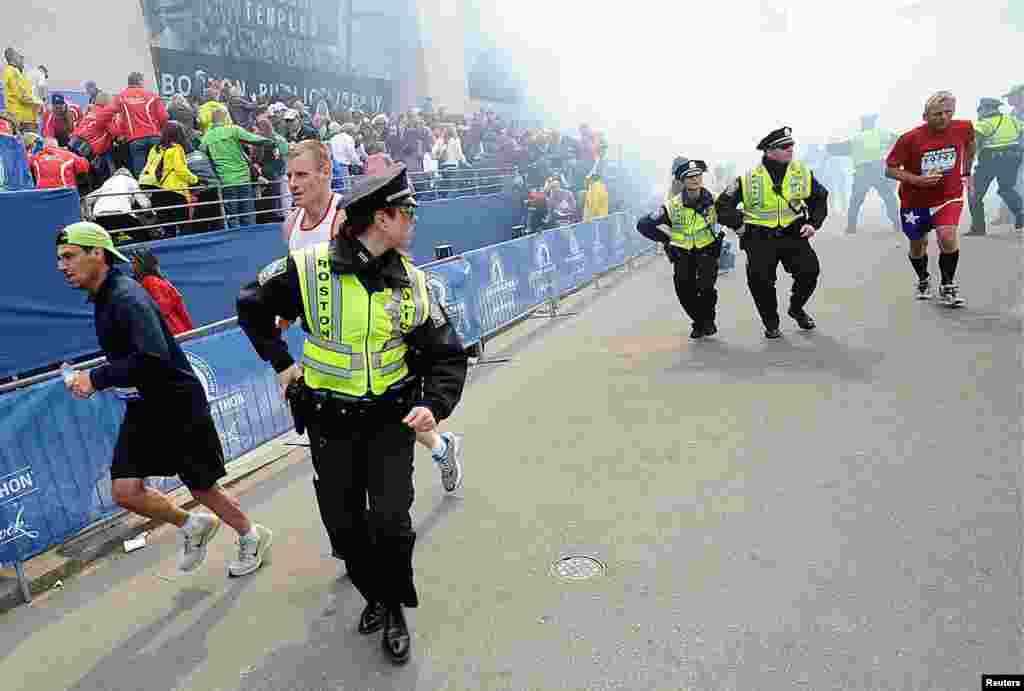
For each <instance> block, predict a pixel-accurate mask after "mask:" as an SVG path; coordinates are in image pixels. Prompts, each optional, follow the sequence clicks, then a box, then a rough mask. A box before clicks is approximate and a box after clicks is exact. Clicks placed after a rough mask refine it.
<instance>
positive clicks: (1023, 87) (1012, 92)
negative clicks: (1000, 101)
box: [1003, 82, 1024, 98]
mask: <svg viewBox="0 0 1024 691" xmlns="http://www.w3.org/2000/svg"><path fill="white" fill-rule="evenodd" d="M1022 91H1024V82H1021V83H1020V84H1017V85H1016V86H1014V87H1013V88H1012V89H1010V90H1009V91H1008V92H1007V93H1005V94H1003V98H1009V97H1010V96H1013V95H1015V94H1019V93H1020V92H1022Z"/></svg>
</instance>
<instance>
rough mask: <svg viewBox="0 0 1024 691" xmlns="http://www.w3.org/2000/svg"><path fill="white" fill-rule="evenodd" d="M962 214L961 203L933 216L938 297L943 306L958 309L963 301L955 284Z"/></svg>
mask: <svg viewBox="0 0 1024 691" xmlns="http://www.w3.org/2000/svg"><path fill="white" fill-rule="evenodd" d="M962 212H963V202H961V201H956V202H951V203H949V204H947V205H946V206H945V207H943V208H942V209H941V210H939V212H938V213H937V214H936V215H935V236H936V240H938V242H939V251H940V252H941V254H939V272H940V273H941V275H942V286H941V287H940V288H939V291H940V292H939V297H940V298H941V299H942V302H943V304H945V305H948V306H950V307H960V306H961V305H963V304H964V299H963V298H962V297H960V287H959V286H958V285H957V283H956V265H957V263H958V262H959V261H960V232H959V229H958V224H959V222H960V214H961V213H962Z"/></svg>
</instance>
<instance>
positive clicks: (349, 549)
mask: <svg viewBox="0 0 1024 691" xmlns="http://www.w3.org/2000/svg"><path fill="white" fill-rule="evenodd" d="M339 206H343V207H344V209H345V214H346V216H345V222H344V225H343V226H342V227H341V229H340V231H339V232H338V234H337V236H336V237H335V238H334V239H333V240H331V241H330V242H329V243H326V242H325V243H322V244H319V245H314V246H312V247H308V248H306V249H303V250H297V251H294V252H292V253H291V255H290V256H288V257H286V258H283V259H279V260H277V261H276V262H274V263H272V264H270V265H269V266H268V267H266V268H265V269H264V270H263V271H262V272H260V275H259V280H258V281H257V282H254V283H251V284H249V285H247V286H246V287H245V288H243V289H242V292H241V295H240V296H239V299H238V323H239V325H240V326H241V327H242V329H243V330H244V331H245V333H246V335H247V336H248V337H249V340H250V341H252V344H253V347H254V348H255V349H256V352H257V353H259V355H260V357H261V358H263V359H264V360H266V361H269V362H270V363H271V365H273V367H274V370H275V371H276V372H277V373H278V379H279V383H280V384H281V387H282V391H284V390H285V389H286V388H287V389H289V400H291V401H293V402H294V398H295V397H296V396H298V397H299V398H300V399H301V400H302V401H303V402H304V404H305V406H304V408H303V410H304V411H305V413H304V415H303V417H304V418H305V423H306V428H307V430H308V433H309V441H310V449H311V453H312V457H313V471H314V480H313V485H314V488H315V490H316V497H317V502H318V504H319V505H320V515H321V518H322V519H323V522H324V526H325V527H326V528H327V534H328V536H329V537H330V541H331V547H332V549H333V551H334V554H335V556H338V557H340V558H343V559H344V560H345V566H346V569H347V571H348V575H349V577H350V578H351V579H352V583H353V585H355V587H356V589H357V590H359V592H360V593H361V594H362V595H363V597H364V598H366V602H367V604H366V608H365V609H364V610H363V613H362V615H361V616H360V619H359V627H358V628H359V631H360V633H364V634H369V633H373V632H375V631H379V630H381V629H383V630H384V634H383V640H382V644H383V647H384V650H385V651H386V652H387V655H388V656H389V658H390V660H391V661H392V662H394V663H396V664H403V663H405V662H406V661H408V659H409V654H410V650H411V642H410V638H409V630H408V627H407V625H406V622H405V616H404V614H403V609H402V608H403V607H415V606H417V604H418V599H417V594H416V588H415V586H414V584H413V572H412V552H413V544H414V543H415V540H416V533H415V532H414V531H413V527H412V521H411V519H410V516H409V509H410V508H411V506H412V502H413V482H412V469H413V445H414V443H415V435H416V433H417V432H425V431H428V430H431V429H433V428H434V427H436V424H437V421H438V420H441V419H443V418H446V417H448V416H449V415H450V414H451V412H452V410H453V409H454V407H455V405H456V404H457V403H458V401H459V399H460V397H461V396H462V389H463V385H464V383H465V380H466V370H467V358H466V355H465V354H464V352H463V349H462V345H461V344H460V342H459V339H458V337H457V335H456V333H455V330H454V329H453V328H452V326H451V324H449V322H448V319H447V317H446V315H445V313H444V310H443V309H442V307H441V306H440V305H439V304H438V303H437V302H436V301H435V300H433V299H432V298H431V296H430V294H429V292H428V290H427V284H426V279H425V276H424V274H423V272H422V271H420V270H419V269H417V268H416V267H414V266H413V265H412V263H411V262H410V261H409V260H408V259H406V258H405V256H404V255H403V254H402V251H403V250H405V249H407V248H408V246H409V243H410V242H411V240H412V231H413V226H414V224H415V213H416V200H415V199H414V198H413V188H412V185H411V184H410V183H409V178H408V175H407V174H406V170H405V166H404V165H401V164H399V165H396V166H392V167H391V168H389V169H388V170H387V171H386V172H385V173H383V174H382V175H379V176H374V177H370V178H367V179H366V180H364V181H362V182H360V183H359V184H357V185H356V186H355V187H354V188H353V189H352V192H351V193H350V195H349V196H348V197H347V198H346V199H344V200H343V201H342V202H341V204H340V205H339ZM275 315H280V316H281V317H282V318H284V319H288V320H295V319H296V318H298V317H300V316H301V317H302V328H303V329H304V330H305V331H306V332H307V334H306V341H305V345H304V347H303V350H302V360H301V364H296V363H295V362H294V360H293V359H292V356H291V355H290V354H289V353H288V345H287V343H286V342H285V341H284V340H283V339H282V338H281V334H280V332H279V331H277V330H276V329H275V326H274V321H275V320H274V317H275ZM411 349H415V351H416V353H417V355H416V361H415V366H416V371H415V372H413V371H410V352H411ZM296 388H298V393H297V394H293V392H295V390H296ZM298 417H299V416H298V414H297V415H296V418H297V419H296V422H297V423H298ZM367 499H369V509H367V508H366V507H367Z"/></svg>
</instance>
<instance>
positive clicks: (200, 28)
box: [141, 0, 392, 112]
mask: <svg viewBox="0 0 1024 691" xmlns="http://www.w3.org/2000/svg"><path fill="white" fill-rule="evenodd" d="M141 1H142V8H143V14H144V16H145V21H146V30H147V33H148V38H149V44H150V46H151V47H152V50H153V60H154V63H155V65H156V71H157V81H158V83H159V88H160V94H161V95H162V96H171V95H173V94H175V93H182V94H185V95H186V96H196V97H198V98H199V99H203V98H204V96H205V93H206V85H207V83H208V82H209V81H210V80H212V79H225V78H226V79H228V80H230V81H231V82H232V83H235V82H239V81H240V82H241V83H242V87H243V88H244V90H245V94H246V95H247V96H248V97H249V98H252V99H256V98H259V97H261V96H265V95H266V96H270V97H271V98H273V99H275V100H285V99H287V100H291V99H293V98H302V99H303V100H304V101H306V102H307V103H309V104H310V105H313V106H315V105H316V104H318V103H319V102H320V101H321V100H323V101H325V102H326V104H327V106H328V107H329V108H330V109H331V110H338V109H343V108H349V107H355V108H360V109H362V110H364V111H367V112H378V111H389V110H390V109H391V93H392V84H391V82H390V81H388V80H386V79H372V78H368V77H354V76H351V75H348V74H345V73H344V70H345V50H344V48H343V47H342V45H341V38H340V36H341V31H340V25H341V0H282V1H276V2H274V1H271V0H179V1H176V2H167V1H166V0H141ZM314 92H315V93H314Z"/></svg>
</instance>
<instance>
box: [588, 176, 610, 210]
mask: <svg viewBox="0 0 1024 691" xmlns="http://www.w3.org/2000/svg"><path fill="white" fill-rule="evenodd" d="M607 215H608V188H607V187H605V184H604V180H602V179H601V176H600V175H597V174H594V175H588V176H587V199H586V202H585V204H584V207H583V220H584V221H589V220H591V219H593V218H600V217H602V216H607Z"/></svg>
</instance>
